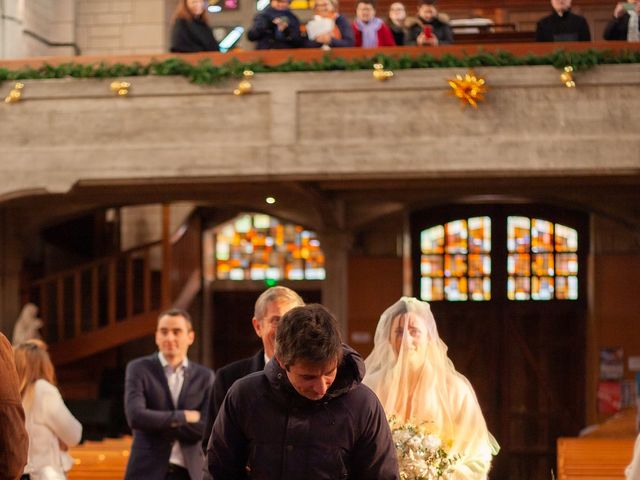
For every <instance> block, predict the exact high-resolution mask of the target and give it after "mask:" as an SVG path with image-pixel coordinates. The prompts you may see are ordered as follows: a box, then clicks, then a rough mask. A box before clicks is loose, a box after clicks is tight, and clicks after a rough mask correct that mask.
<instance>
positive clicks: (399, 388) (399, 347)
mask: <svg viewBox="0 0 640 480" xmlns="http://www.w3.org/2000/svg"><path fill="white" fill-rule="evenodd" d="M365 365H366V372H367V373H366V375H365V378H364V383H365V384H366V385H368V386H369V387H370V388H371V389H372V390H373V391H374V392H375V393H376V394H377V395H378V398H379V399H380V402H381V403H382V406H383V407H384V409H385V412H386V414H387V416H392V415H393V416H396V417H397V418H398V419H399V420H400V421H403V422H405V421H412V422H416V423H421V422H428V428H429V430H430V432H431V433H435V434H437V435H439V436H440V438H441V440H442V441H443V443H444V444H446V445H450V448H449V452H450V453H451V454H454V455H459V456H460V460H459V462H457V463H456V465H455V467H454V469H453V472H452V475H451V478H453V479H456V480H458V479H459V480H482V479H485V478H487V472H488V471H489V469H490V467H491V458H492V455H493V454H495V453H497V451H498V449H499V447H498V444H497V442H496V441H495V439H494V438H493V436H492V435H491V434H490V433H489V431H488V429H487V425H486V422H485V420H484V417H483V415H482V411H481V409H480V405H479V404H478V400H477V398H476V395H475V392H474V391H473V387H472V386H471V384H470V383H469V381H468V380H467V379H466V378H465V377H464V376H463V375H462V374H460V373H459V372H457V371H456V369H455V367H454V366H453V363H452V362H451V360H450V359H449V358H448V357H447V346H446V345H445V343H444V342H443V341H442V340H441V339H440V337H439V336H438V330H437V327H436V323H435V319H434V318H433V315H432V313H431V308H430V307H429V304H428V303H426V302H422V301H420V300H417V299H415V298H407V297H403V298H401V299H400V300H399V301H398V302H396V303H395V304H394V305H392V306H391V307H389V308H388V309H387V310H386V311H385V312H384V313H383V314H382V316H381V317H380V321H379V322H378V327H377V329H376V334H375V339H374V348H373V351H372V352H371V354H370V355H369V356H368V357H367V359H366V360H365Z"/></svg>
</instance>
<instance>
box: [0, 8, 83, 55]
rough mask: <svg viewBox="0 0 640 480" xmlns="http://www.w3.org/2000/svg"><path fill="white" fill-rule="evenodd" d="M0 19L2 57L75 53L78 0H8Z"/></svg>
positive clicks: (0, 51) (0, 52) (0, 50)
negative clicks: (73, 45)
mask: <svg viewBox="0 0 640 480" xmlns="http://www.w3.org/2000/svg"><path fill="white" fill-rule="evenodd" d="M3 6H4V12H2V13H3V16H4V18H2V19H1V20H0V22H1V24H0V25H1V26H0V58H22V57H38V56H49V55H74V54H75V50H74V48H73V47H70V46H53V45H48V44H47V42H48V43H53V44H60V43H62V44H73V43H75V41H76V40H75V36H76V33H75V29H76V25H75V23H76V2H75V1H74V0H5V1H4V2H3Z"/></svg>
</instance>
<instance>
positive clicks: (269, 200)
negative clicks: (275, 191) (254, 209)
mask: <svg viewBox="0 0 640 480" xmlns="http://www.w3.org/2000/svg"><path fill="white" fill-rule="evenodd" d="M264 201H265V202H267V203H268V204H269V205H273V204H274V203H276V199H275V198H273V197H267V198H265V199H264Z"/></svg>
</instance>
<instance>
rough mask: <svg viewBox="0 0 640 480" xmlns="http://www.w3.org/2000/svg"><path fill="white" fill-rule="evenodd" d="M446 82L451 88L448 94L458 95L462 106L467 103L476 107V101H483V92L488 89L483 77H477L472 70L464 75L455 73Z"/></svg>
mask: <svg viewBox="0 0 640 480" xmlns="http://www.w3.org/2000/svg"><path fill="white" fill-rule="evenodd" d="M448 83H449V86H450V87H451V88H452V89H453V91H451V92H449V94H450V95H453V96H455V97H458V98H459V99H460V102H462V106H463V107H466V106H467V104H469V105H471V106H472V107H473V108H478V102H484V94H485V93H487V91H488V88H487V87H486V85H485V80H484V78H482V77H477V76H476V75H475V73H473V72H472V71H470V72H469V73H467V74H466V75H465V76H464V77H462V75H456V78H451V79H449V80H448Z"/></svg>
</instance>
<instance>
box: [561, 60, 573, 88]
mask: <svg viewBox="0 0 640 480" xmlns="http://www.w3.org/2000/svg"><path fill="white" fill-rule="evenodd" d="M563 70H564V71H563V72H562V73H561V74H560V81H561V82H562V83H564V86H565V87H567V88H576V82H574V80H573V67H572V66H571V65H567V66H566V67H564V69H563Z"/></svg>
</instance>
